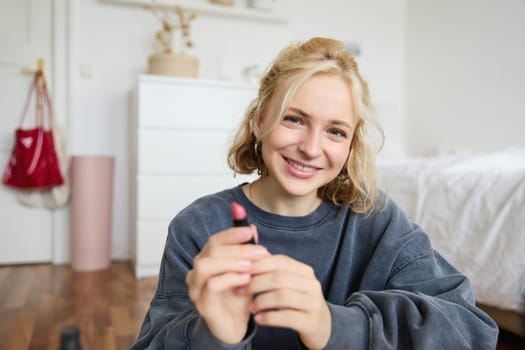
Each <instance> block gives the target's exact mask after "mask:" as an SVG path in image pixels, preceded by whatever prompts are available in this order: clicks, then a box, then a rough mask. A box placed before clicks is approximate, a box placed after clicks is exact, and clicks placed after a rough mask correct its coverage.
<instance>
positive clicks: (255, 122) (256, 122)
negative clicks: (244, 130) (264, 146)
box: [250, 115, 261, 139]
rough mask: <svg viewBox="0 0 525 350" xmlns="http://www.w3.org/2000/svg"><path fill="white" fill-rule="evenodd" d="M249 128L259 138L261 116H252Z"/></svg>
mask: <svg viewBox="0 0 525 350" xmlns="http://www.w3.org/2000/svg"><path fill="white" fill-rule="evenodd" d="M250 128H251V129H252V132H253V134H254V135H255V138H256V139H259V138H260V137H261V117H260V116H259V115H258V116H255V117H253V119H252V122H251V123H250Z"/></svg>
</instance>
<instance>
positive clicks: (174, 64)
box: [148, 52, 199, 78]
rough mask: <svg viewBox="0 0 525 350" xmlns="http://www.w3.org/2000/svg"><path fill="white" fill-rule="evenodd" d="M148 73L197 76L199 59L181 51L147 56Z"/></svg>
mask: <svg viewBox="0 0 525 350" xmlns="http://www.w3.org/2000/svg"><path fill="white" fill-rule="evenodd" d="M148 73H149V74H157V75H170V76H177V77H187V78H197V77H198V76H199V59H198V58H197V57H195V56H190V55H186V54H183V53H172V52H169V53H160V54H154V55H151V56H150V57H149V70H148Z"/></svg>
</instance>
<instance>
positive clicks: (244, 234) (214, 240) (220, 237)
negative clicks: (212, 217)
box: [206, 225, 257, 246]
mask: <svg viewBox="0 0 525 350" xmlns="http://www.w3.org/2000/svg"><path fill="white" fill-rule="evenodd" d="M254 236H255V237H257V227H256V226H255V225H250V226H239V227H232V228H229V229H227V230H224V231H222V232H219V233H216V234H214V235H212V236H211V237H210V238H209V239H208V243H207V244H206V246H216V245H219V246H220V245H228V244H241V243H244V242H247V241H249V240H250V238H252V237H254Z"/></svg>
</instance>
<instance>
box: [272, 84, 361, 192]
mask: <svg viewBox="0 0 525 350" xmlns="http://www.w3.org/2000/svg"><path fill="white" fill-rule="evenodd" d="M264 119H266V118H263V120H264ZM356 123H357V120H356V116H355V115H354V108H353V101H352V97H351V93H350V88H349V86H348V85H347V83H346V82H345V81H344V80H343V79H342V78H341V77H339V76H336V75H324V74H323V75H315V76H313V77H312V78H310V79H308V80H307V81H306V82H305V83H304V84H303V85H301V86H300V87H299V89H298V90H297V92H296V94H295V96H294V97H293V99H292V101H291V103H290V106H289V107H288V109H287V111H286V112H285V114H284V115H283V116H282V117H281V119H280V122H279V123H278V125H277V126H276V127H275V129H273V130H272V131H271V132H270V133H269V134H268V136H267V137H266V138H264V140H263V142H262V156H263V159H264V163H265V164H266V167H267V168H268V176H267V178H265V181H266V182H267V183H268V182H269V183H270V184H271V185H272V187H273V189H274V190H277V191H278V193H283V194H285V195H288V196H298V197H304V196H306V197H312V198H313V197H315V196H317V189H318V188H320V187H322V186H324V185H326V184H327V183H329V182H330V181H332V180H333V179H334V178H335V177H336V176H337V175H338V174H339V173H340V171H341V169H342V168H343V166H344V165H345V163H346V160H347V158H348V153H349V151H350V143H351V141H352V136H353V132H354V128H355V125H356Z"/></svg>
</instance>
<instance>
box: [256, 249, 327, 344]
mask: <svg viewBox="0 0 525 350" xmlns="http://www.w3.org/2000/svg"><path fill="white" fill-rule="evenodd" d="M251 271H252V279H251V282H250V285H249V288H248V289H249V292H250V293H251V294H254V295H256V297H255V298H254V299H253V301H252V303H251V305H250V310H251V311H252V313H254V314H255V317H254V319H255V322H257V323H258V324H260V325H264V326H276V327H287V328H291V329H293V330H295V331H296V332H298V333H299V337H300V338H301V341H302V342H303V344H304V345H305V346H306V347H308V348H309V349H322V348H324V347H325V346H326V344H327V343H328V340H329V338H330V332H331V327H332V317H331V315H330V310H329V308H328V305H327V304H326V301H325V299H324V296H323V292H322V288H321V283H320V282H319V281H318V280H317V278H316V277H315V274H314V271H313V269H312V268H311V267H310V266H309V265H306V264H304V263H302V262H299V261H297V260H295V259H292V258H290V257H288V256H285V255H272V256H267V257H264V258H263V259H260V260H257V261H254V263H253V267H252V269H251Z"/></svg>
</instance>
